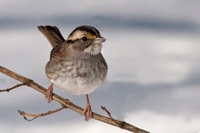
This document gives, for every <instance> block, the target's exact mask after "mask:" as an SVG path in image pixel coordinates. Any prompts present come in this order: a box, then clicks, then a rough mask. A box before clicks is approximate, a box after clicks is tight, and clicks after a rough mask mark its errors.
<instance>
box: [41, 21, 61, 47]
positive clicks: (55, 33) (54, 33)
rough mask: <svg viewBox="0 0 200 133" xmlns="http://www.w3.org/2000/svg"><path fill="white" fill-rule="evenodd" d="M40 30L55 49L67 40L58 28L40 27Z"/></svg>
mask: <svg viewBox="0 0 200 133" xmlns="http://www.w3.org/2000/svg"><path fill="white" fill-rule="evenodd" d="M38 30H39V31H40V32H42V34H43V35H44V36H45V37H46V38H47V39H48V41H49V42H50V43H51V46H52V47H53V48H54V47H56V45H58V44H62V43H63V42H64V41H65V39H64V38H63V36H62V34H61V33H60V31H59V29H58V28H57V27H56V26H48V25H47V26H38Z"/></svg>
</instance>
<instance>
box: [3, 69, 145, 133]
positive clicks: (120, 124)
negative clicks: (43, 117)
mask: <svg viewBox="0 0 200 133" xmlns="http://www.w3.org/2000/svg"><path fill="white" fill-rule="evenodd" d="M0 72H2V73H4V74H5V75H7V76H9V77H11V78H13V79H16V80H18V81H20V82H22V83H27V84H26V85H27V86H29V87H31V88H33V89H35V90H37V91H39V92H40V93H42V94H44V95H45V94H46V92H47V90H46V89H45V88H44V87H42V86H41V85H39V84H37V83H35V82H34V81H33V80H30V79H28V78H26V77H23V76H21V75H19V74H17V73H15V72H12V71H10V70H8V69H6V68H4V67H2V66H0ZM52 98H53V100H55V101H56V102H58V103H60V104H61V105H62V106H63V107H66V108H69V109H71V110H73V111H75V112H77V113H79V114H81V113H82V112H83V108H81V107H79V106H77V105H75V104H74V103H72V102H71V101H70V100H68V99H67V100H66V99H64V98H62V97H60V96H59V95H57V94H55V93H54V94H53V97H52ZM92 118H93V119H96V120H98V121H101V122H104V123H107V124H110V125H113V126H116V127H120V128H122V129H126V130H128V131H131V132H134V133H149V132H148V131H145V130H143V129H140V128H138V127H136V126H134V125H131V124H129V123H126V122H124V121H119V120H115V121H113V119H111V118H108V117H105V116H102V115H100V114H97V113H94V112H93V114H92Z"/></svg>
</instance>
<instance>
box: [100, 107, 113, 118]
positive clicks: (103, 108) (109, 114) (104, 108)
mask: <svg viewBox="0 0 200 133" xmlns="http://www.w3.org/2000/svg"><path fill="white" fill-rule="evenodd" d="M101 109H102V110H104V111H106V113H107V114H108V116H109V118H110V119H113V118H112V116H111V113H110V112H109V111H108V110H107V109H106V107H103V106H101Z"/></svg>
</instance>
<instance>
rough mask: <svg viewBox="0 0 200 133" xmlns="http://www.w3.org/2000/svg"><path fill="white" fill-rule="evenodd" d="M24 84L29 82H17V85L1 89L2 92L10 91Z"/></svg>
mask: <svg viewBox="0 0 200 133" xmlns="http://www.w3.org/2000/svg"><path fill="white" fill-rule="evenodd" d="M23 85H27V83H21V84H17V85H15V86H13V87H11V88H7V89H4V90H0V92H9V91H11V90H13V89H16V88H18V87H20V86H23Z"/></svg>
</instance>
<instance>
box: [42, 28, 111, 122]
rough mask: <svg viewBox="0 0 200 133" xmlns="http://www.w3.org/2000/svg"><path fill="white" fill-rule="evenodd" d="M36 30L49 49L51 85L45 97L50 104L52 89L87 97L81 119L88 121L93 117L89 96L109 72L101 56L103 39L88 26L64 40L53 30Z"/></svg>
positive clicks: (48, 76)
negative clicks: (46, 42)
mask: <svg viewBox="0 0 200 133" xmlns="http://www.w3.org/2000/svg"><path fill="white" fill-rule="evenodd" d="M38 30H39V31H40V32H41V33H42V34H43V35H44V36H45V37H46V38H47V40H48V41H49V42H50V44H51V46H52V50H51V53H50V60H49V61H48V62H47V64H46V66H45V73H46V76H47V78H48V80H49V81H50V82H51V85H50V86H49V87H48V89H47V93H46V98H47V100H48V102H49V103H50V102H51V100H52V93H53V86H56V87H57V88H59V89H61V90H64V91H66V92H68V93H70V94H72V95H86V101H87V105H86V108H85V109H84V110H83V112H82V115H85V120H87V121H88V120H89V119H91V117H92V108H91V104H90V100H89V96H88V95H89V94H90V93H92V92H93V91H94V90H96V89H97V88H99V87H100V85H101V84H102V83H103V81H104V80H105V79H106V75H107V71H108V65H107V63H106V61H105V59H104V57H103V55H102V53H101V49H102V43H103V42H105V41H106V39H105V38H104V37H102V36H101V35H100V32H99V31H98V30H97V29H96V28H95V27H93V26H89V25H82V26H78V27H76V28H75V29H74V30H73V31H72V32H71V33H70V34H69V36H68V37H67V39H64V37H63V36H62V34H61V32H60V30H59V29H58V28H57V27H56V26H50V25H46V26H38Z"/></svg>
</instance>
